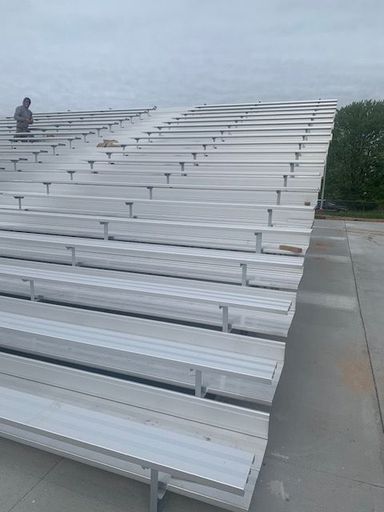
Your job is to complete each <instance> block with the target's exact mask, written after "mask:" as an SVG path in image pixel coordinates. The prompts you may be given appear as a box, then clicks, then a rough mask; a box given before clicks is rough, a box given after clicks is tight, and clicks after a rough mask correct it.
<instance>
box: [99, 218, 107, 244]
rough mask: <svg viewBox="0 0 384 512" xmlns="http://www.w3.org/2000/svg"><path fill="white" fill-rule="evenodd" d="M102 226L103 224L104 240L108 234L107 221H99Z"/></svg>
mask: <svg viewBox="0 0 384 512" xmlns="http://www.w3.org/2000/svg"><path fill="white" fill-rule="evenodd" d="M100 224H101V225H102V226H104V240H109V234H108V225H109V222H100Z"/></svg>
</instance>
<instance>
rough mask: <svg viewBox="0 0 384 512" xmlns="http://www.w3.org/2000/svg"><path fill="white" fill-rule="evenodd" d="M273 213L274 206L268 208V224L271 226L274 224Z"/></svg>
mask: <svg viewBox="0 0 384 512" xmlns="http://www.w3.org/2000/svg"><path fill="white" fill-rule="evenodd" d="M272 214H273V210H272V208H268V226H269V227H272V226H273V224H272Z"/></svg>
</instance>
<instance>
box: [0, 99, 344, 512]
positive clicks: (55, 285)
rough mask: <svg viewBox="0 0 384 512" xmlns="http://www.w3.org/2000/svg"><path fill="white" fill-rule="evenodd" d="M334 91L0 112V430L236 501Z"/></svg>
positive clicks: (247, 481) (276, 371)
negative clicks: (26, 122) (185, 104)
mask: <svg viewBox="0 0 384 512" xmlns="http://www.w3.org/2000/svg"><path fill="white" fill-rule="evenodd" d="M335 108H336V102H335V101H334V100H314V101H298V102H292V101H288V102H263V103H260V102H254V103H245V104H218V105H198V106H195V107H191V108H185V109H156V108H155V107H153V108H143V109H126V110H102V111H79V112H75V111H73V112H70V111H68V112H51V113H50V112H41V113H36V114H35V115H34V120H35V122H34V125H33V126H32V131H31V132H27V133H25V134H17V136H16V137H15V135H16V134H15V133H14V130H15V123H14V121H13V120H12V119H10V118H5V119H0V159H1V160H0V168H1V169H0V275H1V279H0V435H2V436H4V437H8V438H10V439H13V440H17V441H20V442H22V443H27V444H30V445H32V446H35V447H37V448H41V449H45V450H48V451H51V452H53V453H57V454H60V455H64V456H66V457H70V458H73V459H75V460H78V461H81V462H86V463H88V464H91V465H95V466H97V467H100V468H104V469H107V470H109V471H113V472H116V473H119V474H122V475H127V476H130V477H132V478H135V479H138V480H140V481H142V482H146V483H148V484H149V486H150V505H149V510H150V512H159V510H160V503H161V501H162V497H163V496H164V494H165V492H166V490H169V491H171V492H175V493H179V494H182V495H185V496H189V497H191V498H194V499H198V500H202V501H205V502H207V503H210V504H212V505H214V506H219V507H221V508H226V509H228V510H232V511H238V512H240V511H244V512H245V511H246V510H248V508H249V506H250V502H251V498H252V494H253V491H254V488H255V484H256V480H257V477H258V473H259V470H260V468H261V465H262V461H263V456H264V452H265V448H266V444H267V438H268V421H269V412H265V411H270V410H271V406H272V404H273V396H274V394H275V391H276V388H277V386H278V383H279V379H280V376H281V373H282V371H283V367H284V353H285V343H284V339H285V337H286V336H287V333H288V330H289V328H290V325H291V322H292V319H293V316H294V313H295V308H296V292H297V288H298V286H299V283H300V280H301V277H302V275H303V264H304V260H305V253H306V250H307V248H308V245H309V239H310V235H311V228H312V222H313V216H314V207H315V204H316V202H317V195H318V191H319V189H320V186H321V179H322V175H323V172H324V165H325V162H326V158H327V151H328V144H329V140H330V138H331V132H332V126H333V116H334V112H335ZM98 146H99V147H98ZM276 340H279V341H276ZM193 395H195V396H193ZM216 399H217V400H216ZM228 401H230V402H231V405H229V404H228ZM240 403H241V404H242V406H241V407H240V406H239V405H232V404H240ZM272 412H273V407H272ZM138 512H139V511H138Z"/></svg>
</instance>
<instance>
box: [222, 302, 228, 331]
mask: <svg viewBox="0 0 384 512" xmlns="http://www.w3.org/2000/svg"><path fill="white" fill-rule="evenodd" d="M220 309H222V310H223V325H222V330H223V332H228V331H229V322H228V306H222V305H220Z"/></svg>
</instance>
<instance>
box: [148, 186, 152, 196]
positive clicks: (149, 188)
mask: <svg viewBox="0 0 384 512" xmlns="http://www.w3.org/2000/svg"><path fill="white" fill-rule="evenodd" d="M147 189H148V191H149V199H153V187H152V186H150V187H147Z"/></svg>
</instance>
